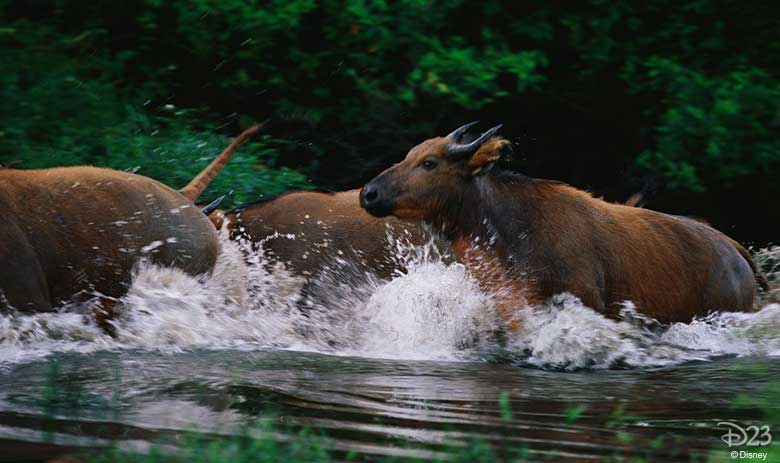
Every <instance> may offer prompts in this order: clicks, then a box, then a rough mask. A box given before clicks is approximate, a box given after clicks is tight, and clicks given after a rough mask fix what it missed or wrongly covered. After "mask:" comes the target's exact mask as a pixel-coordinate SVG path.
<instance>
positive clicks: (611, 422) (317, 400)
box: [0, 350, 780, 461]
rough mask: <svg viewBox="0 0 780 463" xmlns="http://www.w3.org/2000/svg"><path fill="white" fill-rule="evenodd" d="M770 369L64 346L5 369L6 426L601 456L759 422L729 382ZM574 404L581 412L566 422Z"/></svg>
mask: <svg viewBox="0 0 780 463" xmlns="http://www.w3.org/2000/svg"><path fill="white" fill-rule="evenodd" d="M55 365H56V366H55ZM768 380H780V360H777V359H767V360H756V359H737V358H731V359H722V360H718V361H711V362H709V363H707V364H701V363H691V364H687V365H682V366H676V367H665V368H661V369H638V370H613V371H606V372H592V371H581V372H575V373H562V372H552V371H544V370H539V369H533V368H518V367H515V366H511V365H500V364H492V363H484V362H483V363H480V362H436V361H400V360H376V359H365V358H358V357H346V356H340V357H339V356H329V355H322V354H316V353H301V352H291V351H282V350H255V351H238V350H222V351H213V350H206V351H204V350H196V351H192V352H187V353H180V354H170V353H153V352H141V351H121V352H115V353H106V352H103V353H97V354H92V355H89V356H84V355H82V354H76V353H69V354H57V355H55V356H52V357H50V358H48V359H46V360H43V361H36V362H32V363H28V364H25V365H17V366H14V367H13V368H11V369H10V370H9V371H7V372H6V373H5V374H4V375H3V376H2V378H0V398H1V399H0V422H2V423H3V424H2V426H0V440H2V441H4V442H6V443H10V442H12V441H23V442H30V441H32V442H47V443H53V444H61V445H67V446H100V445H104V444H105V443H106V442H108V441H109V440H118V441H119V442H120V443H121V444H122V445H124V446H125V447H127V448H133V449H138V448H143V446H144V445H148V444H149V443H150V442H156V441H158V440H160V439H161V438H162V437H165V436H170V435H171V434H172V433H173V434H175V433H177V432H181V431H182V430H187V429H198V430H199V431H202V432H206V433H214V434H220V435H221V434H231V433H240V432H241V430H242V429H243V426H244V424H245V423H247V421H249V420H255V419H261V420H269V421H271V422H272V423H273V424H274V427H275V429H279V430H280V432H281V433H284V432H293V431H292V429H296V428H298V427H301V426H317V427H320V428H323V429H325V430H326V432H327V434H328V435H329V436H330V437H331V438H332V439H333V442H332V447H333V448H334V449H335V450H344V451H346V450H361V451H368V452H369V453H375V454H380V455H407V454H409V453H410V452H411V453H412V454H416V453H415V452H418V453H419V452H423V453H421V454H423V455H424V454H425V453H424V452H426V451H427V452H436V451H439V450H441V449H442V448H443V445H444V444H445V443H447V442H448V441H451V440H453V439H454V440H458V439H467V438H471V437H474V436H477V437H479V438H482V439H485V440H487V441H492V442H497V443H498V442H501V443H502V444H503V445H507V444H510V443H511V444H520V445H523V444H524V445H527V446H528V447H529V448H530V449H531V450H532V455H533V456H534V457H535V458H536V459H540V460H551V461H555V460H557V459H560V458H564V457H565V459H567V460H571V461H573V460H581V461H591V460H593V461H598V460H599V459H600V458H604V457H605V456H609V455H612V454H613V453H615V452H620V453H624V454H631V453H632V452H634V451H636V450H638V449H640V448H644V449H649V448H650V446H651V443H652V442H653V441H655V440H657V439H658V438H659V436H665V437H666V439H665V440H664V441H663V445H661V446H660V449H659V450H658V451H657V455H658V456H659V457H660V456H667V457H671V456H673V455H674V454H675V453H680V454H682V455H687V454H689V453H691V452H694V453H697V452H699V453H705V452H706V451H707V450H708V449H711V448H716V449H717V448H721V447H722V445H723V444H722V442H721V441H720V440H719V436H720V435H721V434H722V431H721V430H719V429H717V427H716V423H717V422H718V421H722V420H724V419H729V420H734V421H756V420H759V421H760V419H761V418H762V416H761V415H760V412H759V411H758V410H756V409H751V408H747V409H735V408H733V407H732V404H733V402H734V399H735V398H736V396H737V395H738V394H750V395H751V396H753V397H755V398H758V399H760V398H762V397H764V396H765V394H767V391H766V384H767V381H768ZM53 385H55V386H56V387H53ZM502 393H506V394H508V397H509V403H510V405H511V419H509V420H506V419H505V418H502V416H501V410H500V407H499V400H500V397H501V395H502ZM576 405H584V406H585V407H586V408H585V409H584V412H583V413H582V416H581V417H579V419H577V420H576V421H573V422H570V421H567V419H566V416H567V413H569V412H570V411H571V410H572V408H573V407H574V406H576ZM621 408H622V414H621V415H616V414H615V412H616V410H621ZM620 420H623V425H624V426H622V427H621V429H622V430H623V431H624V432H625V433H626V434H625V435H620V436H619V434H618V433H616V426H617V424H616V423H617V422H618V421H620ZM8 448H10V449H13V448H15V447H14V446H11V445H9V446H8ZM55 450H56V449H52V452H54V451H55ZM575 457H576V458H575Z"/></svg>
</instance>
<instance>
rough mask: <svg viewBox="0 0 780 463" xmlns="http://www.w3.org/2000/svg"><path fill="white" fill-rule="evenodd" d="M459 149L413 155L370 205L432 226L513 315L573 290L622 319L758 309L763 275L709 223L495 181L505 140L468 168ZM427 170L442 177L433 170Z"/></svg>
mask: <svg viewBox="0 0 780 463" xmlns="http://www.w3.org/2000/svg"><path fill="white" fill-rule="evenodd" d="M450 143H452V141H451V140H448V139H446V138H441V137H439V138H434V139H430V140H427V141H425V142H423V143H421V144H420V145H418V146H416V147H414V148H412V150H410V151H409V153H408V154H407V156H406V158H405V159H404V161H403V162H401V163H399V164H397V165H395V166H393V167H391V168H389V169H387V170H386V171H384V172H383V173H381V174H380V175H379V176H377V177H376V178H375V179H374V180H372V181H371V182H370V183H369V184H368V185H367V186H366V187H364V190H363V192H364V196H361V200H362V201H363V203H362V204H363V206H364V207H366V208H367V209H368V210H369V211H371V213H372V214H375V215H378V216H383V215H386V214H393V215H395V216H397V217H404V218H417V219H423V220H427V221H429V222H432V223H433V224H434V225H435V226H436V227H438V228H440V229H441V230H442V231H443V232H444V233H445V235H446V236H448V238H450V239H451V240H453V242H454V243H455V244H456V245H455V246H454V249H455V250H456V253H458V254H459V256H460V258H461V259H462V260H463V261H464V263H466V265H467V266H468V267H469V268H470V270H471V271H472V273H473V274H474V275H475V276H476V277H477V278H478V279H479V280H480V284H481V286H482V287H483V289H484V290H486V291H489V292H491V293H493V292H496V291H498V292H501V293H502V294H503V296H502V302H501V303H502V304H504V305H505V306H507V305H513V306H514V307H519V306H521V305H522V303H524V302H531V303H535V302H541V301H543V300H546V299H547V298H549V297H550V296H553V295H555V294H558V293H562V292H569V293H572V294H574V295H575V296H577V297H579V298H580V299H582V301H583V302H584V303H585V304H586V305H588V306H590V307H592V308H594V309H596V310H599V311H601V312H603V313H606V314H608V315H609V316H613V317H614V316H616V315H617V314H618V311H619V309H620V308H621V307H622V303H624V302H627V301H631V302H633V303H634V304H636V306H637V307H638V309H639V310H640V312H642V313H644V314H646V315H649V316H651V317H653V318H656V319H657V320H659V321H661V322H675V321H690V320H691V319H692V318H693V317H695V316H700V315H705V314H707V313H709V312H711V311H717V310H730V311H746V310H751V309H752V308H753V303H754V299H755V294H756V279H758V280H759V281H761V278H762V277H761V276H760V275H759V274H758V272H757V271H756V268H755V265H754V264H753V262H752V260H751V258H750V256H749V255H748V253H747V251H746V250H745V249H744V248H743V247H742V246H740V245H739V244H738V243H736V242H735V241H733V240H731V239H730V238H729V237H727V236H726V235H724V234H722V233H720V232H718V231H717V230H715V229H713V228H712V227H710V226H708V225H707V224H705V223H701V222H698V221H696V220H693V219H690V218H686V217H678V216H672V215H668V214H663V213H660V212H655V211H652V210H648V209H643V208H638V207H632V206H628V205H622V204H611V203H608V202H605V201H603V200H600V199H596V198H594V197H592V196H591V195H590V194H588V193H586V192H584V191H581V190H577V189H576V188H573V187H571V186H569V185H566V184H564V183H561V182H557V181H550V180H539V179H532V178H529V177H526V176H523V175H520V174H515V173H510V172H502V171H497V170H496V169H495V167H494V164H495V161H496V160H497V159H498V158H499V156H500V154H501V150H502V149H503V148H504V147H506V146H507V144H508V142H506V141H505V140H502V139H492V140H489V141H488V142H486V143H485V144H484V145H482V147H481V148H479V150H477V151H476V153H474V154H471V155H470V157H468V155H467V157H465V158H463V157H460V156H458V157H456V156H453V155H450V154H448V152H447V146H448V144H450ZM425 160H435V161H436V162H437V167H436V168H435V169H431V170H430V171H429V172H427V173H426V172H424V170H421V166H422V165H423V164H422V163H423V162H424V161H425ZM368 191H371V192H372V196H373V198H374V199H372V200H371V203H369V202H368V200H367V199H366V196H365V195H366V194H367V193H366V192H368ZM464 243H468V245H464ZM481 266H482V267H481ZM485 266H487V270H486V268H485ZM497 268H499V269H501V271H497V270H496V269H497ZM507 288H508V289H509V290H510V291H511V292H512V293H514V301H510V300H509V299H508V297H507V295H506V289H507ZM499 305H501V304H499ZM500 309H501V308H500ZM500 311H501V312H506V311H507V310H506V308H504V309H502V310H500Z"/></svg>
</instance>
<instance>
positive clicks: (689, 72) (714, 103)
mask: <svg viewBox="0 0 780 463" xmlns="http://www.w3.org/2000/svg"><path fill="white" fill-rule="evenodd" d="M639 3H640V2H628V1H623V2H621V1H614V2H605V1H602V0H591V1H580V2H512V1H494V0H489V1H484V2H478V3H477V2H462V1H448V2H430V1H419V0H417V1H413V0H407V1H400V2H390V3H386V2H383V1H340V2H336V1H322V2H314V1H268V2H252V1H245V0H221V1H208V0H194V1H193V0H190V1H160V0H145V1H140V0H138V1H125V2H108V1H95V2H77V1H45V0H39V1H2V0H0V14H2V22H0V42H1V43H2V48H1V49H0V66H1V67H2V72H1V73H0V164H8V163H12V162H14V161H21V163H20V164H19V165H18V167H20V168H35V167H46V166H53V165H75V164H93V165H99V166H109V167H113V168H118V169H135V168H138V173H140V174H144V175H148V176H151V177H154V178H157V179H159V180H161V181H163V182H164V183H167V184H169V185H171V186H174V187H181V186H183V185H184V184H186V182H187V181H188V180H189V179H190V178H192V177H193V176H194V175H195V173H197V172H198V171H199V170H200V169H201V168H202V167H203V166H204V165H205V164H207V163H208V162H209V161H210V160H211V159H212V157H213V156H214V155H216V153H218V152H219V151H220V150H221V149H222V148H223V147H224V146H225V145H226V144H227V140H228V137H231V136H235V135H236V134H237V133H238V131H239V130H240V128H241V127H243V126H246V125H248V124H249V123H250V122H251V121H256V120H262V119H265V118H266V117H268V116H272V117H273V118H274V123H273V125H271V126H270V127H269V131H268V134H267V135H265V136H263V137H260V138H258V139H257V140H256V141H255V142H254V143H252V144H250V145H249V146H247V147H245V148H242V149H241V150H240V153H239V154H238V155H237V156H236V157H235V158H234V159H233V160H232V161H231V162H230V164H229V165H228V168H227V169H225V171H224V172H223V173H222V174H221V175H220V176H219V177H218V178H217V180H216V181H215V182H214V183H213V184H212V187H211V188H210V189H209V190H208V191H207V195H206V196H205V197H204V201H205V200H209V199H211V198H213V197H216V196H217V195H219V194H222V193H225V192H228V191H231V190H232V191H233V192H234V193H233V196H232V204H238V203H241V202H245V201H250V200H257V199H260V198H261V197H270V196H273V195H276V194H279V193H281V192H283V191H285V190H287V189H297V188H318V189H326V190H327V189H330V190H338V189H346V188H353V187H358V186H361V185H362V184H363V183H364V182H365V181H367V180H368V179H370V178H371V177H373V176H374V175H375V174H376V173H378V172H379V171H381V170H382V169H383V168H385V167H386V166H387V165H388V164H390V163H393V162H397V161H398V160H400V159H401V157H402V156H403V155H404V154H405V153H406V151H407V150H408V149H409V148H410V147H411V146H413V145H414V144H416V143H418V142H420V141H421V140H423V139H425V138H429V137H431V136H435V135H440V134H444V133H447V132H449V131H450V130H452V129H453V128H455V127H456V126H458V125H460V124H462V123H465V122H469V121H471V120H474V119H481V120H482V121H483V125H482V127H483V128H486V127H489V126H491V125H494V124H495V123H497V122H503V123H504V130H503V134H504V135H505V136H507V137H508V138H510V139H511V140H512V141H513V142H514V144H515V150H514V156H513V158H512V159H511V160H507V161H506V163H507V167H509V168H512V169H514V170H518V171H521V172H524V173H526V174H528V175H531V176H537V177H547V178H554V179H559V180H563V181H566V182H569V183H571V184H573V185H575V186H577V187H580V188H585V189H589V190H590V191H592V192H593V193H594V194H596V195H599V196H601V195H603V196H605V198H607V199H610V200H624V199H626V198H627V197H628V196H630V195H631V194H632V193H634V192H636V191H640V190H642V191H644V192H645V194H646V196H647V197H648V198H649V203H648V207H650V208H652V209H657V210H661V211H664V212H671V213H680V214H689V215H696V216H699V217H702V218H705V219H707V220H708V221H710V222H711V223H713V224H714V225H715V226H716V227H718V228H720V229H721V230H723V231H725V232H727V233H729V234H731V235H732V236H734V237H735V238H737V239H738V240H740V241H742V242H744V243H747V244H754V245H760V246H763V245H766V244H769V243H772V242H776V240H777V238H776V236H777V229H778V226H780V208H779V207H777V206H776V204H775V201H776V198H777V197H778V196H779V194H780V180H779V179H778V177H779V176H780V175H779V174H780V137H779V136H778V134H779V133H780V130H779V129H780V79H779V78H780V4H777V3H772V2H763V1H761V2H760V1H754V2H730V1H716V0H683V1H666V0H664V1H655V2H645V3H646V4H644V5H640V4H639Z"/></svg>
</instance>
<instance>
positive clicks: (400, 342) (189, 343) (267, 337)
mask: <svg viewBox="0 0 780 463" xmlns="http://www.w3.org/2000/svg"><path fill="white" fill-rule="evenodd" d="M221 243H222V246H221V252H220V256H219V259H218V262H217V266H216V268H215V270H214V272H213V273H212V275H210V276H209V277H207V278H201V279H198V278H194V277H192V276H189V275H187V274H185V273H183V272H181V271H179V270H176V269H170V268H160V267H155V266H153V265H149V264H145V265H141V266H140V267H139V268H138V269H137V272H136V276H135V279H134V283H133V285H132V287H131V289H130V291H129V292H128V294H127V295H126V296H125V297H124V298H123V299H122V301H121V304H120V306H119V308H118V313H119V316H118V317H117V319H116V320H115V321H114V322H113V325H114V328H115V332H116V334H115V336H114V337H111V336H108V335H107V334H105V333H104V332H103V331H101V330H100V329H99V328H98V327H97V326H96V325H95V324H94V322H93V321H92V319H91V317H88V316H86V315H82V314H79V313H74V312H72V311H67V310H63V311H61V312H58V313H48V314H37V315H20V314H6V315H0V366H3V365H5V366H7V365H12V364H16V363H20V362H27V361H30V360H34V359H38V358H41V357H43V356H46V355H48V354H50V353H52V352H63V351H76V352H84V353H88V352H94V351H99V350H110V349H152V350H162V351H171V352H176V351H180V350H185V349H192V348H213V349H224V348H241V349H265V348H284V349H294V350H306V351H318V352H324V353H328V354H333V355H352V356H366V357H379V358H394V359H415V360H423V359H431V360H450V361H459V360H468V361H474V360H478V359H483V358H487V359H495V358H496V357H495V355H496V354H497V353H498V355H501V356H502V357H507V356H508V357H509V358H511V359H513V361H515V362H517V363H520V364H531V365H535V366H540V367H544V368H555V369H578V368H613V367H647V366H659V365H669V364H677V363H681V362H686V361H691V360H708V359H712V358H716V357H719V356H723V355H737V356H780V304H777V303H772V302H771V301H772V299H771V298H772V297H774V295H771V294H770V295H767V296H766V298H767V302H765V305H764V306H763V307H762V308H761V310H759V311H757V312H755V313H721V314H715V315H711V316H709V317H706V318H702V319H697V320H694V321H692V322H691V323H677V324H673V325H672V326H670V327H666V328H663V329H661V328H659V327H658V326H657V324H655V323H653V321H652V320H646V319H643V318H642V317H641V316H640V315H638V314H637V313H636V311H635V310H634V309H633V308H632V307H630V305H629V306H628V307H626V309H625V310H624V311H623V318H622V319H621V320H612V319H608V318H606V317H604V316H603V315H601V314H599V313H597V312H595V311H593V310H591V309H589V308H587V307H585V306H583V305H582V304H581V303H580V302H579V300H578V299H577V298H575V297H573V296H571V295H560V296H557V297H555V298H553V300H552V301H550V302H549V303H548V304H546V305H544V306H542V307H535V308H530V307H524V308H520V310H521V313H522V316H521V321H522V329H521V330H520V331H519V332H517V333H512V334H511V335H506V334H504V335H501V334H500V331H501V329H502V328H503V326H502V323H501V321H500V320H499V319H498V318H497V316H496V314H495V311H494V307H493V302H492V300H491V298H490V296H489V295H486V294H483V293H482V292H481V291H480V290H479V288H478V286H477V284H476V282H475V281H474V279H473V278H472V277H471V276H470V275H469V274H468V272H467V271H466V270H465V269H464V267H463V266H462V265H460V264H458V263H453V262H451V259H449V258H448V257H447V256H446V255H443V254H442V253H440V252H439V251H438V249H437V247H436V245H435V244H434V243H433V242H431V243H428V244H427V245H426V246H423V247H418V248H412V247H410V246H409V245H408V244H405V243H404V241H403V240H390V243H389V246H390V249H393V250H394V253H395V255H396V259H397V260H398V263H401V264H403V265H404V267H406V268H407V272H406V273H402V274H399V275H398V276H396V277H395V278H393V279H392V280H390V281H382V280H379V279H378V278H376V277H375V276H373V275H370V274H368V275H367V274H364V273H362V272H360V271H358V270H357V267H355V266H353V265H350V264H349V263H348V262H344V261H343V260H342V259H340V258H338V257H336V258H334V263H333V265H332V266H330V267H329V269H328V270H327V271H325V272H321V274H320V275H318V276H316V277H315V278H313V279H312V280H310V281H308V284H306V283H307V281H306V280H304V279H303V278H302V277H298V276H295V275H293V274H292V273H291V272H289V271H287V270H286V269H285V268H284V266H283V265H281V264H278V263H276V264H273V263H271V262H269V260H268V259H266V258H265V256H264V255H263V252H262V249H261V250H259V251H248V249H249V248H250V247H249V246H248V245H246V244H244V245H243V246H242V245H239V244H237V243H234V242H231V241H229V240H227V237H225V236H223V237H222V241H221ZM778 255H780V250H778V248H772V249H768V250H762V251H760V252H759V253H757V255H756V260H757V261H758V262H759V263H762V264H763V265H764V267H765V268H768V269H769V270H770V272H771V271H774V270H776V269H777V267H772V265H775V264H776V262H777V261H778V259H777V257H778ZM773 259H774V260H773ZM773 269H774V270H773ZM773 277H775V278H776V277H777V274H774V275H773ZM305 284H306V285H305ZM304 285H305V286H304ZM304 288H306V290H305V291H304Z"/></svg>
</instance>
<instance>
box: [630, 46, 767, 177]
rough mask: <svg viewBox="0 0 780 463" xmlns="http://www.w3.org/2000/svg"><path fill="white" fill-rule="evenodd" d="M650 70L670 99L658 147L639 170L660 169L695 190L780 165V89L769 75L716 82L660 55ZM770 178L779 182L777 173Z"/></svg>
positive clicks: (744, 74)
mask: <svg viewBox="0 0 780 463" xmlns="http://www.w3.org/2000/svg"><path fill="white" fill-rule="evenodd" d="M647 68H648V71H647V73H648V75H651V76H653V78H654V79H657V80H662V81H664V82H665V84H666V86H667V89H668V96H667V97H666V99H665V101H664V102H665V106H666V110H665V111H664V113H663V115H662V116H661V122H660V124H659V125H658V127H657V128H656V130H657V133H658V136H657V142H656V144H657V147H656V149H654V150H651V151H646V152H644V153H641V154H640V155H639V157H638V158H637V161H638V162H639V163H640V164H641V165H643V166H645V167H648V168H652V169H657V170H659V171H660V172H661V173H663V174H664V175H665V176H666V177H667V178H668V179H669V182H670V186H672V187H674V188H683V187H684V188H690V189H692V190H694V191H705V190H706V189H707V187H708V186H713V185H718V184H719V183H722V182H723V183H725V184H726V185H727V186H731V185H733V184H734V183H736V182H737V181H739V180H743V179H744V178H746V177H749V176H750V175H753V174H755V173H760V172H773V171H775V169H777V168H780V138H779V137H778V136H777V135H778V133H780V132H779V131H780V118H779V117H778V108H780V85H778V82H777V81H775V80H773V79H772V78H771V77H770V76H769V75H768V74H767V73H766V72H765V71H763V70H761V69H756V68H750V69H740V70H736V71H734V72H730V73H728V74H727V75H726V76H724V77H710V76H707V75H706V74H704V73H701V72H696V71H691V70H689V69H686V68H685V67H683V66H681V65H680V64H678V63H676V62H673V61H669V60H666V59H661V58H655V59H653V60H650V61H649V62H648V64H647ZM766 181H767V182H770V185H771V186H772V187H776V186H777V185H780V184H779V183H778V179H777V178H776V177H774V176H769V177H768V178H767V179H766Z"/></svg>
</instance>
